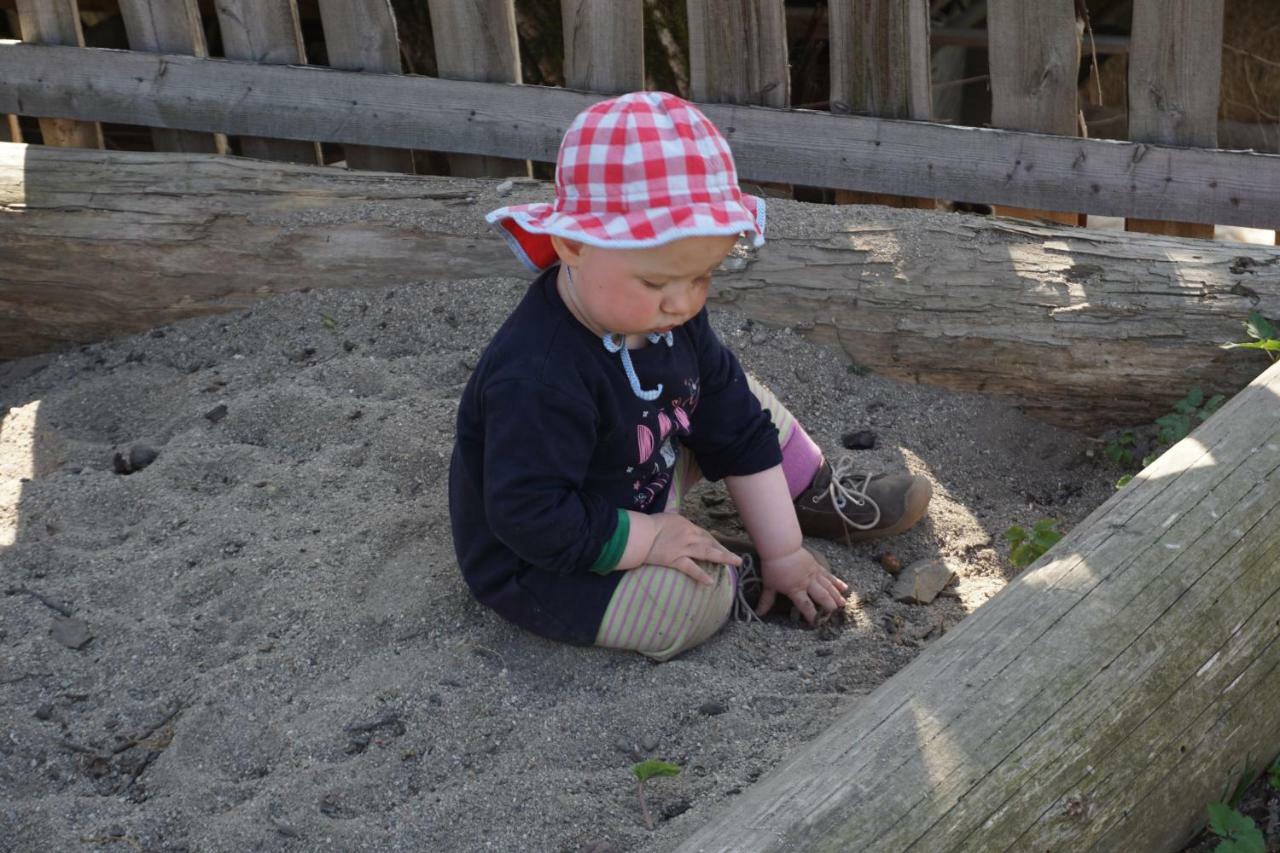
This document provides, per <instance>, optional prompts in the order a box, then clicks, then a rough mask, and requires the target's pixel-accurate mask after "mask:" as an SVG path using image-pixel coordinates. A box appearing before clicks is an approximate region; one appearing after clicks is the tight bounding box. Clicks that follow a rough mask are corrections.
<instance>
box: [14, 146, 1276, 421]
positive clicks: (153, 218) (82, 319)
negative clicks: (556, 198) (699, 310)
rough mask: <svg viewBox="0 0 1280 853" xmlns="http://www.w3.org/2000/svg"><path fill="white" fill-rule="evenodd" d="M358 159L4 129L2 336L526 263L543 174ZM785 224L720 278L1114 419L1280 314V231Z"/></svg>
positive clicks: (864, 220)
mask: <svg viewBox="0 0 1280 853" xmlns="http://www.w3.org/2000/svg"><path fill="white" fill-rule="evenodd" d="M499 185H500V184H499V183H498V182H497V181H481V180H471V179H443V178H430V177H415V176H408V175H391V174H383V173H368V174H364V173H349V172H343V171H339V170H333V169H324V168H318V167H308V166H295V165H289V164H280V163H270V162H255V161H251V160H244V159H238V158H227V157H216V156H208V155H194V154H191V155H184V154H149V153H148V154H142V153H133V152H115V151H112V152H104V151H87V150H79V149H56V148H50V147H47V146H24V145H16V144H8V143H3V144H0V247H3V248H0V358H13V357H16V356H21V355H27V354H32V353H36V352H41V351H46V350H50V349H54V348H57V347H59V346H66V345H68V344H73V343H76V342H84V341H90V340H95V339H98V338H102V337H105V336H108V335H115V334H123V333H126V332H134V331H140V330H144V329H147V328H151V327H153V326H156V325H160V324H163V323H168V322H172V321H174V320H178V319H181V318H183V317H190V316H195V315H199V314H208V313H213V312H218V311H227V310H233V309H235V308H237V307H240V306H243V305H245V304H247V303H249V302H251V301H253V300H255V299H257V298H260V297H262V296H266V295H270V294H272V293H278V292H284V291H289V290H295V289H299V288H302V287H381V286H385V285H391V284H402V283H404V282H411V281H421V280H422V279H424V278H480V277H489V276H523V275H524V273H523V272H522V271H521V268H520V266H519V264H518V263H517V262H516V261H515V259H514V257H513V256H512V255H511V253H510V252H509V251H508V249H507V248H506V245H505V243H504V242H503V241H502V240H501V239H499V238H498V237H497V236H495V235H494V233H493V232H492V231H490V230H488V229H487V227H486V226H485V224H484V221H483V214H484V212H485V211H488V210H491V209H493V208H496V207H499V206H501V205H505V204H515V203H522V202H529V201H545V200H547V199H548V198H550V196H551V191H550V188H549V187H548V186H546V185H545V184H537V183H533V182H520V183H517V184H516V186H515V188H514V190H512V191H510V192H506V194H500V193H499V192H498V191H497V187H498V186H499ZM768 236H769V243H768V244H767V245H766V247H765V248H764V249H762V250H761V251H760V252H759V254H751V253H741V254H737V253H735V254H734V255H731V256H730V257H729V258H728V259H726V262H725V264H724V268H723V270H722V271H721V273H720V274H719V275H718V276H717V281H716V286H715V288H714V291H715V296H714V298H715V299H716V300H718V301H719V302H721V303H724V304H732V305H735V306H737V307H738V308H740V309H741V310H742V311H744V312H745V313H746V314H747V315H748V316H751V317H753V318H755V319H757V320H759V321H762V322H766V323H771V324H775V325H780V326H781V325H786V326H794V327H795V328H797V329H798V330H800V331H802V332H804V333H805V334H807V335H808V336H810V337H811V338H814V339H816V340H818V341H821V342H823V343H826V344H830V345H832V346H837V347H842V348H843V349H844V350H845V352H846V353H847V354H848V355H849V357H850V358H851V359H853V360H854V361H856V362H858V363H860V364H862V365H865V366H866V367H869V368H871V369H873V370H875V371H876V372H879V373H882V374H885V375H888V376H892V377H896V378H901V379H907V380H912V381H921V382H929V383H933V384H937V385H942V386H945V387H948V388H952V389H957V390H963V391H980V392H984V393H987V394H992V395H998V396H1002V397H1006V398H1009V399H1011V400H1013V401H1014V402H1016V403H1018V404H1019V405H1021V406H1023V407H1025V408H1026V409H1027V410H1028V411H1029V412H1030V413H1031V414H1034V415H1036V416H1039V417H1042V418H1044V419H1046V420H1049V421H1052V422H1055V423H1060V424H1067V425H1071V426H1077V427H1085V428H1089V429H1094V430H1100V429H1102V428H1104V427H1107V426H1112V425H1119V424H1137V423H1145V422H1150V421H1151V420H1152V419H1153V418H1154V417H1155V416H1157V415H1160V414H1163V413H1165V412H1167V411H1168V409H1169V407H1170V405H1171V404H1172V402H1173V401H1175V400H1177V399H1178V398H1180V397H1182V396H1184V395H1185V394H1186V393H1187V391H1188V390H1190V388H1191V387H1193V386H1195V385H1200V386H1201V387H1202V388H1203V389H1204V391H1205V392H1206V393H1233V392H1235V391H1236V390H1238V389H1239V388H1241V387H1243V386H1244V385H1245V384H1247V382H1248V381H1249V379H1250V378H1252V376H1254V375H1255V374H1256V373H1257V372H1258V370H1259V369H1260V368H1261V367H1262V366H1263V364H1264V362H1263V359H1262V356H1261V355H1260V354H1258V353H1251V352H1244V351H1225V350H1222V349H1220V348H1219V345H1220V344H1222V343H1224V342H1227V341H1232V340H1240V339H1242V338H1243V330H1242V321H1243V320H1244V319H1245V317H1246V316H1247V314H1248V312H1249V311H1250V310H1251V309H1257V310H1259V311H1261V312H1262V313H1263V314H1264V315H1267V316H1269V317H1272V318H1275V317H1277V316H1280V250H1278V249H1276V248H1274V247H1266V246H1250V245H1243V244H1236V245H1231V244H1221V243H1205V242H1203V241H1195V242H1192V241H1187V240H1180V239H1177V238H1168V237H1147V236H1144V237H1141V238H1139V237H1134V236H1130V235H1126V234H1124V233H1120V232H1100V231H1085V230H1081V229H1062V228H1055V227H1051V226H1046V227H1038V226H1032V225H1027V224H1023V223H1018V222H1009V221H999V220H995V221H993V220H991V219H989V218H983V217H975V216H963V215H958V214H939V213H927V212H923V211H911V210H890V209H877V210H874V211H871V210H868V209H858V210H857V211H856V212H855V213H851V212H850V211H849V210H847V209H842V208H838V207H833V206H827V205H810V204H804V203H799V202H790V201H771V202H770V211H769V235H768Z"/></svg>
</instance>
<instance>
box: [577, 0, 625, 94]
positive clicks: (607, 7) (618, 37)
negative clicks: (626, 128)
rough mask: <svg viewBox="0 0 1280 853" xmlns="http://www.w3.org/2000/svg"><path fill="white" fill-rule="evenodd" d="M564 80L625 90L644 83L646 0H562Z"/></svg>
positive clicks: (609, 91) (579, 85)
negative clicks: (644, 0) (644, 1)
mask: <svg viewBox="0 0 1280 853" xmlns="http://www.w3.org/2000/svg"><path fill="white" fill-rule="evenodd" d="M561 10H562V15H563V18H564V82H565V85H566V86H568V87H570V88H571V89H584V90H586V91H588V92H599V93H601V94H606V95H620V94H623V93H625V92H633V91H636V90H638V89H643V88H644V3H643V0H562V3H561Z"/></svg>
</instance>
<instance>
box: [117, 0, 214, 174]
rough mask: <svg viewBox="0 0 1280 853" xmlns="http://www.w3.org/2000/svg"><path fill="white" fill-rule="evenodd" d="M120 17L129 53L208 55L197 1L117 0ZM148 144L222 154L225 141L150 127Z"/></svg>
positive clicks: (197, 152)
mask: <svg viewBox="0 0 1280 853" xmlns="http://www.w3.org/2000/svg"><path fill="white" fill-rule="evenodd" d="M120 15H121V17H122V18H123V19H124V29H125V33H126V35H127V36H128V38H129V48H130V50H145V51H149V52H151V53H176V54H182V55H184V56H200V57H205V56H208V55H209V47H208V45H207V44H206V43H205V37H204V24H203V23H202V22H201V19H200V7H199V4H197V2H196V0H120ZM151 141H152V144H153V145H155V148H156V150H157V151H185V152H187V153H189V154H225V153H226V150H227V139H226V137H225V136H223V135H222V134H210V133H196V132H195V131H191V130H170V129H168V128H164V127H153V128H152V129H151Z"/></svg>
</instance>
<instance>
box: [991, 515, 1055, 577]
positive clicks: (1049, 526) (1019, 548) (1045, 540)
mask: <svg viewBox="0 0 1280 853" xmlns="http://www.w3.org/2000/svg"><path fill="white" fill-rule="evenodd" d="M1057 525H1058V522H1057V521H1055V520H1054V519H1052V518H1042V519H1040V520H1039V521H1037V522H1036V523H1035V524H1033V525H1031V532H1030V533H1028V532H1027V531H1026V529H1025V528H1022V527H1019V526H1018V525H1016V524H1015V525H1014V526H1013V527H1010V528H1009V529H1008V530H1006V531H1005V532H1004V538H1005V539H1008V540H1009V562H1011V563H1013V564H1014V565H1015V566H1017V567H1018V568H1020V569H1025V568H1026V567H1027V566H1029V565H1031V564H1032V563H1034V562H1035V561H1036V560H1038V559H1040V557H1041V556H1042V555H1043V554H1044V552H1045V551H1048V550H1049V549H1050V548H1052V547H1053V546H1054V543H1056V542H1057V541H1058V540H1059V539H1061V538H1062V534H1061V533H1060V532H1058V531H1057V530H1055V529H1054V528H1055V527H1057Z"/></svg>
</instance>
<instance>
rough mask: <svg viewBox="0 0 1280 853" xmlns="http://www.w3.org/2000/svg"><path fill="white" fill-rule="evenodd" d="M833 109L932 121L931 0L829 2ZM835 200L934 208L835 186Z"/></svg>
mask: <svg viewBox="0 0 1280 853" xmlns="http://www.w3.org/2000/svg"><path fill="white" fill-rule="evenodd" d="M828 12H829V20H830V24H829V27H830V30H829V32H830V45H831V112H833V113H839V114H845V115H848V114H850V113H854V114H858V115H873V116H879V117H881V118H903V119H916V120H919V121H928V120H929V117H930V113H931V110H932V96H931V94H930V91H929V4H928V2H927V0H909V2H906V3H904V2H902V0H830V2H829V4H828ZM835 200H836V203H837V204H883V205H886V206H888V207H916V208H922V209H925V210H932V209H933V207H934V203H933V199H924V198H911V197H909V196H900V195H891V194H887V193H863V192H853V191H850V190H836V193H835Z"/></svg>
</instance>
